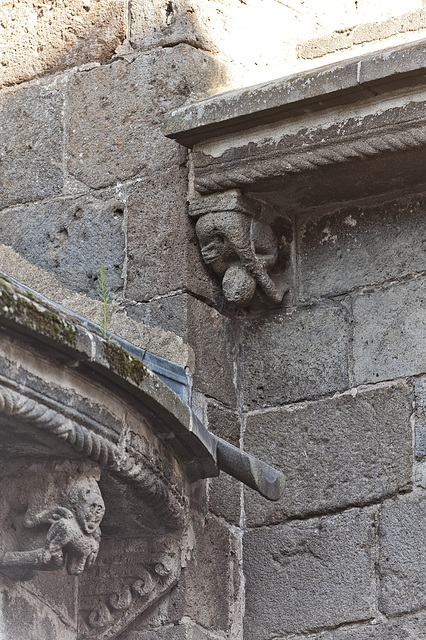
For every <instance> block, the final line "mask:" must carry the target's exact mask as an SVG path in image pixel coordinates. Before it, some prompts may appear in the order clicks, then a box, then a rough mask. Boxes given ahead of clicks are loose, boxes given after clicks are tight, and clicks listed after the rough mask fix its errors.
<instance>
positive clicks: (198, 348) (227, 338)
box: [188, 297, 237, 407]
mask: <svg viewBox="0 0 426 640" xmlns="http://www.w3.org/2000/svg"><path fill="white" fill-rule="evenodd" d="M188 302H189V307H188V310H189V323H188V342H189V344H190V345H191V346H192V348H193V349H194V354H195V370H194V372H193V373H194V387H195V389H197V390H198V391H201V393H203V394H205V395H207V396H209V397H211V398H214V399H216V400H219V402H222V403H223V404H225V405H227V406H229V407H235V406H236V403H237V392H236V380H235V379H234V363H235V359H236V349H237V347H236V336H235V335H234V327H233V324H232V321H231V320H230V319H229V318H226V317H224V316H222V315H221V314H220V313H218V312H217V311H216V310H215V309H212V308H211V307H209V306H208V305H206V304H204V303H203V302H200V301H199V300H197V299H195V298H191V297H189V300H188Z"/></svg>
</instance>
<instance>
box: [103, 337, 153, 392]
mask: <svg viewBox="0 0 426 640" xmlns="http://www.w3.org/2000/svg"><path fill="white" fill-rule="evenodd" d="M104 351H105V357H106V359H107V361H108V363H109V365H110V367H111V368H112V369H114V371H115V372H116V373H118V374H119V375H120V376H122V377H123V378H131V379H132V380H133V382H135V383H136V384H140V383H141V382H142V380H143V379H144V377H145V375H146V368H145V365H144V364H143V362H141V361H140V360H138V359H137V358H134V357H133V356H131V355H130V354H129V353H127V351H126V350H125V349H123V347H121V346H120V345H118V344H116V343H114V342H106V343H105V344H104Z"/></svg>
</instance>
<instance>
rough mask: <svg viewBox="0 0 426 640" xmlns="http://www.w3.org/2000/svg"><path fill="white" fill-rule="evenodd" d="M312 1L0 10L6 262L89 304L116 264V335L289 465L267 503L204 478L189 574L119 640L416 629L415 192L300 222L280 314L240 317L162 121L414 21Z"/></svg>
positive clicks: (63, 296)
mask: <svg viewBox="0 0 426 640" xmlns="http://www.w3.org/2000/svg"><path fill="white" fill-rule="evenodd" d="M321 4H323V5H324V7H322V8H321V10H319V9H318V3H316V2H308V1H305V2H304V1H302V0H300V1H297V2H288V3H286V4H284V3H281V2H279V1H278V0H250V1H248V2H235V3H229V2H226V1H225V0H223V1H222V0H199V1H194V2H189V0H179V1H176V2H174V1H172V2H159V1H158V0H151V1H150V2H146V1H145V0H143V1H142V0H134V1H133V2H131V3H126V2H124V0H123V1H121V0H120V1H118V0H103V1H101V2H92V1H90V0H87V2H83V0H81V1H80V0H74V1H73V2H58V3H55V5H54V6H53V5H52V3H50V2H38V3H35V2H32V1H31V2H30V1H25V2H20V3H16V2H8V3H6V4H5V7H4V8H3V7H2V9H1V24H0V42H1V39H3V42H4V44H3V45H0V49H1V50H2V52H5V56H4V58H3V60H1V61H0V62H1V66H0V68H1V69H3V77H2V84H3V86H4V88H3V89H2V91H1V93H0V133H1V135H0V172H1V173H0V242H1V243H3V244H4V245H5V248H4V249H3V251H2V253H1V262H0V267H1V268H2V269H4V270H5V271H9V272H10V273H11V275H15V276H16V277H18V278H19V279H21V280H22V281H23V282H26V283H27V284H29V285H30V286H33V287H34V288H35V289H38V290H39V291H41V292H42V293H45V294H46V295H50V296H51V297H53V298H54V299H56V300H57V301H58V302H61V303H63V304H65V305H66V306H69V307H71V308H73V309H74V310H76V311H79V312H80V313H83V315H87V316H89V317H91V318H92V319H96V318H97V316H98V314H99V310H98V307H97V304H96V302H95V300H96V280H97V273H98V270H99V267H100V265H104V267H105V271H106V275H107V280H108V282H109V284H110V286H111V288H112V290H113V296H114V305H115V309H116V312H115V316H114V319H113V325H112V328H113V329H114V330H115V331H117V332H118V333H120V334H122V335H123V336H124V337H127V338H128V339H129V340H131V341H133V342H135V343H138V344H141V345H143V346H147V347H148V348H150V349H151V350H153V351H155V352H157V353H159V354H160V355H164V356H166V357H169V358H170V359H173V360H175V361H178V362H180V363H181V364H184V365H189V366H190V368H191V369H192V371H193V375H194V387H195V392H194V404H195V405H196V409H197V411H198V412H199V414H200V417H202V418H203V420H204V421H205V423H206V424H207V425H208V426H209V428H210V429H211V430H212V431H213V432H215V433H216V434H218V435H220V436H222V437H224V438H225V439H227V440H229V441H230V442H233V443H234V444H237V445H239V444H240V443H243V444H244V447H245V448H246V449H247V450H248V451H250V452H252V453H254V454H257V455H259V456H260V457H262V458H264V459H265V460H268V461H269V462H271V463H273V464H274V465H276V466H277V467H279V468H281V469H282V470H283V471H284V472H285V473H286V475H287V478H288V490H287V493H286V495H285V497H284V498H283V499H282V500H281V501H280V502H278V503H277V504H273V505H271V504H269V503H266V502H265V501H264V500H263V499H261V498H258V497H257V496H256V495H255V494H254V493H253V492H251V491H250V490H248V489H247V490H243V489H241V486H240V485H239V484H238V483H237V482H236V481H233V480H231V479H229V478H228V477H222V476H221V477H219V478H218V479H217V480H214V481H209V482H208V483H200V487H197V488H196V490H195V491H194V497H193V502H194V505H193V513H194V524H193V529H194V531H193V541H192V544H193V553H192V556H191V558H188V561H187V567H186V568H185V570H184V574H183V577H182V578H181V580H180V582H179V585H178V586H177V588H176V589H174V590H173V592H172V595H171V597H170V598H168V599H166V600H165V601H164V602H163V603H162V604H161V606H160V607H159V608H156V609H155V611H151V612H148V613H146V614H144V616H143V617H142V618H140V619H139V620H137V621H136V622H134V623H133V624H132V626H131V628H130V629H129V630H128V631H127V632H126V633H125V634H124V635H123V636H122V637H123V639H124V640H151V639H152V638H153V637H155V638H158V639H160V640H220V639H222V640H223V639H224V638H229V639H235V640H236V639H237V638H238V639H240V638H242V637H243V635H244V640H270V639H272V638H280V639H281V638H287V637H293V635H292V634H295V635H296V637H298V636H300V637H312V638H318V639H319V638H321V640H349V639H352V638H353V639H356V640H358V639H359V640H367V639H370V638H372V639H373V638H374V639H375V640H376V639H377V640H378V639H379V638H380V640H382V639H383V640H384V639H385V638H386V639H387V638H403V637H412V638H413V639H414V638H415V639H416V640H418V639H419V638H421V637H422V635H421V634H422V633H424V621H423V620H422V616H423V613H422V611H421V610H422V608H423V607H424V603H423V599H424V595H423V591H424V581H425V579H424V559H423V557H424V553H423V547H424V546H425V544H426V543H425V541H424V534H423V529H424V527H423V519H424V517H425V514H424V507H423V506H422V505H423V504H424V502H423V501H422V499H421V497H422V492H423V485H425V486H426V484H425V483H426V480H424V472H423V468H422V461H423V456H424V455H425V446H426V445H425V435H424V429H425V424H426V418H425V412H426V410H425V409H424V403H425V388H426V383H425V380H424V376H425V375H426V368H425V357H424V353H423V351H422V349H423V347H422V338H423V336H424V316H423V312H422V302H423V297H422V285H423V279H424V273H423V270H424V267H423V264H424V259H423V257H424V256H423V254H424V243H423V242H422V233H421V229H423V228H424V223H425V215H426V214H425V206H424V202H423V199H422V197H421V196H417V195H410V196H407V195H405V196H404V195H403V196H400V197H399V198H398V199H391V200H387V201H385V200H383V201H371V202H368V201H366V202H361V203H360V202H356V203H353V204H351V205H348V206H347V207H346V206H345V207H344V208H342V210H340V209H339V210H337V209H336V210H333V211H330V210H322V211H317V210H312V211H311V212H310V213H309V212H307V214H306V215H304V216H302V217H294V219H292V220H291V221H290V225H291V226H292V238H293V241H292V244H291V255H292V260H293V262H292V265H291V267H292V269H293V272H294V278H293V280H292V289H291V292H290V294H289V295H288V296H287V298H286V301H285V306H284V307H281V308H278V309H274V310H269V311H255V312H249V313H245V312H241V311H235V309H232V308H229V307H226V306H224V301H223V298H222V296H221V292H220V286H219V285H218V281H217V280H216V279H215V277H214V276H213V275H212V273H211V272H210V271H209V270H208V268H207V267H205V265H204V264H203V262H202V260H201V257H200V254H199V249H198V246H197V242H196V238H195V233H194V228H193V223H192V222H191V220H190V219H189V218H188V216H187V188H188V173H189V164H188V154H187V152H186V151H185V150H183V149H182V148H181V147H180V146H179V145H178V144H177V143H175V142H174V141H171V140H168V139H166V138H165V137H164V136H163V120H164V117H165V114H166V113H167V112H169V111H171V110H172V109H174V108H175V107H179V106H181V105H182V104H184V103H186V102H187V101H191V100H195V99H199V98H202V97H205V96H206V95H210V94H214V93H217V92H219V91H220V90H221V89H223V88H224V87H225V88H229V87H234V86H242V85H244V84H249V83H254V82H260V81H262V80H267V79H270V78H273V77H277V76H282V75H285V74H286V73H288V72H289V71H291V70H294V69H298V68H306V67H309V66H312V65H317V64H321V63H323V62H326V61H328V60H329V59H331V58H332V56H333V55H334V56H337V57H339V58H340V57H344V56H350V55H354V54H355V53H356V52H357V51H359V50H360V48H362V50H365V47H366V46H371V47H373V48H380V47H382V46H385V45H387V44H390V43H393V42H394V41H400V40H401V39H406V38H408V39H413V38H417V37H420V36H421V35H422V34H424V28H425V26H426V22H425V18H424V9H423V8H422V3H421V2H420V1H418V0H411V2H409V3H405V4H404V5H403V6H402V5H401V3H397V2H394V3H386V7H385V6H384V3H381V2H375V1H373V0H370V1H368V0H365V1H361V0H359V1H358V2H349V0H348V1H345V2H337V1H336V3H332V2H328V3H321ZM392 38H393V39H392ZM324 56H325V57H324ZM12 249H13V250H14V252H15V254H13V253H12ZM425 379H426V378H425ZM414 401H415V402H416V406H415V407H413V402H414ZM414 423H415V424H414ZM413 429H415V433H416V457H414V458H413V450H412V449H413ZM414 461H415V462H414ZM413 478H416V480H415V481H414V480H413ZM402 603H403V604H402ZM244 612H245V620H244V632H243V631H242V620H243V614H244ZM419 612H420V613H419ZM409 634H411V636H410V635H409ZM64 637H65V636H64Z"/></svg>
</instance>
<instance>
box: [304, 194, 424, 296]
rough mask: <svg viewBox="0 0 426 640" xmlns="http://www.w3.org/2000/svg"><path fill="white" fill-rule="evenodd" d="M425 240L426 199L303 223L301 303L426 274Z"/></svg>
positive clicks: (356, 207) (354, 209)
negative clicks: (370, 285)
mask: <svg viewBox="0 0 426 640" xmlns="http://www.w3.org/2000/svg"><path fill="white" fill-rule="evenodd" d="M425 235H426V203H425V200H424V198H423V197H422V196H413V197H411V198H409V199H407V198H405V199H398V200H393V201H390V202H387V203H381V204H379V205H377V204H376V205H374V206H361V205H353V206H350V207H346V208H344V209H338V210H336V211H335V212H334V213H332V214H327V215H326V216H323V217H321V218H315V219H311V220H307V221H304V222H302V224H301V228H300V230H299V238H300V245H299V283H300V285H299V286H300V290H299V297H300V299H301V300H308V299H310V298H317V297H321V296H329V295H335V294H339V293H345V292H347V291H351V290H352V289H354V288H356V287H360V286H365V285H368V284H373V283H377V282H383V281H386V280H389V279H390V278H396V277H401V276H405V275H408V274H411V273H413V272H416V271H417V272H419V271H423V269H424V265H425V261H426V242H424V238H425ZM407 247H409V248H410V249H409V251H408V250H407Z"/></svg>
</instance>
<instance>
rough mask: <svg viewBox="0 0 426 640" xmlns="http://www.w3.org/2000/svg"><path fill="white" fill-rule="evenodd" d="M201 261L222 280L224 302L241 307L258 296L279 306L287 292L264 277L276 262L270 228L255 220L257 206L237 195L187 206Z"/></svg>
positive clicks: (251, 200)
mask: <svg viewBox="0 0 426 640" xmlns="http://www.w3.org/2000/svg"><path fill="white" fill-rule="evenodd" d="M189 212H190V215H192V216H194V217H196V216H197V217H198V220H197V223H196V226H195V230H196V234H197V238H198V241H199V243H200V248H201V255H202V257H203V260H204V262H205V263H206V264H208V265H209V266H211V268H212V269H213V271H214V272H215V273H216V274H217V275H218V276H219V277H220V278H221V280H222V291H223V295H224V297H225V299H226V300H227V301H228V302H230V303H233V304H235V305H237V306H238V307H246V306H248V305H249V304H250V302H251V301H252V299H253V296H254V295H255V293H256V290H257V291H259V290H260V291H261V292H262V293H263V294H264V295H265V296H266V297H267V298H269V299H270V300H271V301H272V302H273V303H279V302H281V300H282V298H283V296H284V294H285V293H286V291H287V290H288V286H287V285H286V284H285V283H283V282H278V281H274V280H273V278H272V277H271V275H270V273H269V271H270V270H271V269H272V268H273V267H274V265H275V264H276V262H277V258H278V249H277V241H276V238H275V236H274V233H273V231H272V229H271V227H270V226H269V225H268V224H266V223H265V222H264V221H262V220H261V219H260V216H261V203H260V202H258V201H256V200H253V199H250V198H247V197H245V196H243V195H242V194H241V193H240V192H239V191H238V190H232V191H228V192H226V193H222V194H217V195H213V196H208V197H205V198H202V199H199V200H196V201H195V202H194V203H193V204H191V205H190V211H189Z"/></svg>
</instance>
